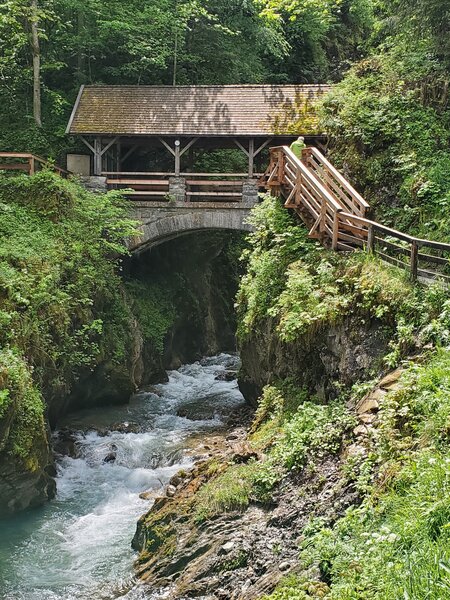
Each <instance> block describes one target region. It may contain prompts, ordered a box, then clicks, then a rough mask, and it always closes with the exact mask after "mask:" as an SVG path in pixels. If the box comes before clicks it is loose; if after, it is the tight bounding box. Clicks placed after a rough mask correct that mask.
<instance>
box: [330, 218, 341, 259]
mask: <svg viewBox="0 0 450 600" xmlns="http://www.w3.org/2000/svg"><path fill="white" fill-rule="evenodd" d="M339 213H340V211H339V210H337V211H336V212H335V213H334V217H333V239H332V240H331V248H332V249H333V250H337V249H338V242H339Z"/></svg>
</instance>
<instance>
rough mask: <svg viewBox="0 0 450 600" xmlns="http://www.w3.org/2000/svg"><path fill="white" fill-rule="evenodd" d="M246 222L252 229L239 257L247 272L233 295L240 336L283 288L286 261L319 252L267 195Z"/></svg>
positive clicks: (258, 317) (268, 308) (278, 205)
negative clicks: (235, 301)
mask: <svg viewBox="0 0 450 600" xmlns="http://www.w3.org/2000/svg"><path fill="white" fill-rule="evenodd" d="M249 222H250V223H251V224H252V225H253V227H254V231H253V232H252V233H251V234H250V235H249V236H248V241H249V245H250V248H249V249H246V250H245V251H244V253H243V256H242V259H243V260H244V261H246V265H247V272H246V275H245V276H244V277H243V278H242V282H241V286H240V289H239V293H238V297H237V302H238V315H239V334H240V335H241V336H242V337H245V336H246V335H248V334H249V333H250V332H251V331H252V328H253V327H254V325H256V324H257V323H258V322H260V321H261V320H262V319H264V318H266V317H267V316H269V311H270V309H271V308H272V306H273V302H274V298H276V297H278V295H279V294H280V293H281V291H282V289H283V287H284V284H285V281H286V269H287V268H288V266H289V264H291V263H292V262H293V261H294V260H295V259H296V258H298V256H299V254H300V255H301V254H305V253H308V252H310V253H314V252H315V251H319V250H318V249H317V247H316V246H315V245H314V244H313V243H311V242H309V241H308V239H307V236H306V232H305V230H304V228H303V227H299V226H298V223H297V222H296V221H295V220H294V219H292V217H291V216H290V215H289V213H288V211H287V210H286V209H285V208H283V207H282V205H281V203H280V202H279V201H278V200H275V199H274V198H271V197H270V196H268V197H266V199H265V200H264V201H263V202H262V203H261V204H259V205H257V206H256V207H255V208H254V209H253V210H252V215H251V217H250V220H249Z"/></svg>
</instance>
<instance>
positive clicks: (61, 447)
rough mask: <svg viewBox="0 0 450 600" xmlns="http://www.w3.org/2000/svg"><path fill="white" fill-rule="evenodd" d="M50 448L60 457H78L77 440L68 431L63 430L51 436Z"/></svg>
mask: <svg viewBox="0 0 450 600" xmlns="http://www.w3.org/2000/svg"><path fill="white" fill-rule="evenodd" d="M52 447H53V451H54V452H55V453H56V454H60V455H61V456H70V458H78V457H79V450H78V447H77V438H76V435H75V433H74V432H73V431H71V430H70V429H67V428H64V429H60V430H59V431H57V432H56V433H55V435H54V436H53V440H52Z"/></svg>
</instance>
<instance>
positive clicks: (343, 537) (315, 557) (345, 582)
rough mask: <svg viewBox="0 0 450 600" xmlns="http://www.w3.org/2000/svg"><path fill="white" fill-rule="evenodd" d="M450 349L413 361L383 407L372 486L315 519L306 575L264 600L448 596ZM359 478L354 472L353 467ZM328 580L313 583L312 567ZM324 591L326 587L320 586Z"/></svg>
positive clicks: (308, 535) (372, 457)
mask: <svg viewBox="0 0 450 600" xmlns="http://www.w3.org/2000/svg"><path fill="white" fill-rule="evenodd" d="M449 425H450V351H449V350H448V349H441V350H438V351H437V352H436V353H435V355H433V356H432V357H431V358H430V359H429V360H428V361H427V362H425V363H423V364H419V365H412V366H411V367H410V368H409V369H408V371H407V372H406V374H405V375H404V376H403V379H402V387H401V388H400V389H398V390H396V391H393V392H391V393H390V394H389V395H388V396H387V398H386V400H385V401H384V403H383V404H382V407H381V411H380V424H379V427H378V429H377V432H376V435H375V437H374V439H373V445H372V449H371V452H370V453H369V454H368V455H366V456H365V458H362V461H363V463H366V465H365V464H362V465H360V470H364V468H365V466H368V469H369V471H370V472H371V474H372V475H371V481H372V483H371V485H369V486H368V487H367V488H366V490H365V496H364V499H363V502H362V504H361V505H360V506H353V507H351V508H350V509H349V510H348V511H347V513H346V515H345V516H344V517H343V518H341V519H339V520H338V521H337V522H336V523H335V524H334V525H327V524H326V523H323V522H321V521H318V522H311V523H310V525H309V526H308V527H307V528H306V529H305V530H304V532H303V534H304V536H305V540H304V542H302V545H301V547H300V562H299V571H300V574H299V575H298V576H296V577H294V578H291V579H289V580H286V581H284V582H283V583H282V584H280V586H279V587H278V588H277V590H276V591H275V592H274V593H273V594H272V595H270V596H267V599H266V600H269V599H270V600H282V599H283V598H297V597H298V598H302V599H303V598H310V597H312V598H318V597H326V598H329V599H330V600H369V599H370V600H372V599H373V600H390V599H392V598H399V599H400V598H401V599H406V600H445V599H447V598H449V597H450V449H449V444H448V440H449ZM355 477H356V474H355ZM311 567H315V568H318V569H319V571H320V573H321V577H322V578H323V580H324V581H325V582H326V584H327V586H326V587H327V589H326V590H325V592H324V589H325V588H322V589H320V590H319V591H317V589H316V588H314V586H313V585H312V584H313V583H314V582H312V581H308V576H307V573H308V569H309V568H311ZM324 593H325V596H323V595H322V594H324Z"/></svg>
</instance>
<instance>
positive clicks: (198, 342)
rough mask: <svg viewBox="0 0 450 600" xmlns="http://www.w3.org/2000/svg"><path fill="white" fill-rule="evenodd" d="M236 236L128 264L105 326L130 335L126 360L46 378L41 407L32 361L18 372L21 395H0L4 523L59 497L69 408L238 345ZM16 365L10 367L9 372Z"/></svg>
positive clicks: (211, 238)
mask: <svg viewBox="0 0 450 600" xmlns="http://www.w3.org/2000/svg"><path fill="white" fill-rule="evenodd" d="M237 239H238V236H234V238H232V236H229V235H208V234H207V235H205V234H203V235H199V236H196V235H193V236H189V237H186V238H184V239H181V240H174V241H172V242H170V243H169V244H166V245H164V246H161V247H160V248H156V249H154V250H153V251H152V252H151V255H142V256H141V257H139V258H138V259H134V260H131V261H130V264H129V265H128V268H127V272H126V275H125V277H124V282H123V290H122V292H121V296H122V297H123V299H124V301H123V302H122V303H117V307H119V310H121V311H123V313H124V314H123V315H122V314H121V315H119V317H117V316H116V317H115V318H116V319H117V320H116V321H115V322H111V323H108V322H104V327H105V329H104V331H107V330H108V328H109V329H110V333H109V335H126V336H127V339H124V340H123V353H122V355H121V356H114V357H113V356H109V355H108V354H107V349H108V346H107V345H105V348H103V349H102V355H101V356H99V358H98V360H97V364H96V365H95V366H94V367H93V370H91V368H84V369H76V370H75V369H74V370H73V372H70V373H65V374H64V377H63V376H61V386H58V385H55V380H54V374H53V373H52V377H46V374H45V373H44V374H43V376H42V377H41V381H40V385H39V386H38V388H39V389H40V390H41V391H40V392H39V394H40V393H42V396H43V398H42V399H41V400H39V402H38V403H36V402H35V400H34V399H33V397H32V396H30V394H28V392H30V391H33V394H34V393H38V392H37V388H36V387H35V386H36V383H35V382H33V380H32V379H33V378H32V375H31V372H29V370H28V367H27V365H26V364H23V365H21V366H20V373H19V375H18V381H19V380H20V379H21V378H22V384H21V385H19V383H17V384H16V383H15V382H14V385H13V386H12V387H11V389H12V390H13V396H14V397H13V396H11V395H8V396H7V397H6V399H5V400H3V397H2V396H1V395H0V517H1V516H4V515H6V514H11V513H12V512H15V511H18V510H22V509H25V508H28V507H31V506H36V505H39V504H42V503H43V502H45V501H46V500H48V499H51V498H52V497H53V496H54V495H55V481H54V479H53V478H54V475H55V469H54V466H53V457H52V452H51V448H50V444H49V430H50V427H49V425H50V426H51V427H55V426H56V425H57V423H58V419H59V418H61V417H62V416H64V415H65V414H66V413H67V412H69V411H73V410H79V409H81V408H85V407H93V406H102V405H106V404H114V403H116V404H119V403H125V402H127V401H128V399H129V397H130V395H131V394H132V393H133V392H134V391H136V389H137V388H138V387H140V386H145V385H147V384H150V383H154V382H157V381H163V380H164V379H165V378H166V369H172V368H177V367H179V366H180V365H181V364H183V363H187V362H191V361H194V360H197V359H199V358H200V357H202V356H204V355H213V354H216V353H218V352H220V351H221V350H234V349H235V328H236V324H235V316H234V309H233V301H234V295H235V293H236V289H237V284H238V279H237V276H236V273H235V269H236V262H237V261H236V256H237V254H238V253H239V251H237V252H236V253H235V254H236V256H234V257H233V256H231V255H230V245H232V244H233V243H234V242H235V241H236V240H237ZM233 240H234V241H233ZM136 282H138V284H139V285H138V286H133V285H132V284H133V283H136ZM155 285H156V286H157V287H156V288H155ZM155 289H156V291H157V293H156V292H155ZM149 298H150V300H149ZM117 307H116V308H115V309H116V310H117ZM117 323H119V324H120V326H119V327H117ZM115 328H116V329H115ZM116 345H117V344H116ZM119 345H120V344H119ZM11 356H13V354H11ZM7 358H8V357H7ZM5 360H6V359H5ZM8 360H9V358H8ZM11 360H13V359H11ZM13 362H14V363H15V362H17V361H16V359H15V358H14V361H13ZM10 366H11V365H10V364H6V362H5V373H7V372H8V369H9V368H10ZM2 383H4V384H5V385H7V384H8V382H3V381H2V363H1V357H0V384H2ZM1 387H2V386H1V385H0V394H1ZM16 388H17V390H16ZM16 396H17V397H16ZM37 413H39V414H37ZM27 419H28V420H29V421H27ZM30 419H31V420H30ZM33 419H34V421H33ZM31 421H33V422H31ZM33 423H34V424H33ZM15 430H17V432H18V433H17V435H16V434H15V433H14V431H15ZM11 432H12V433H11ZM22 446H23V447H22Z"/></svg>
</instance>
